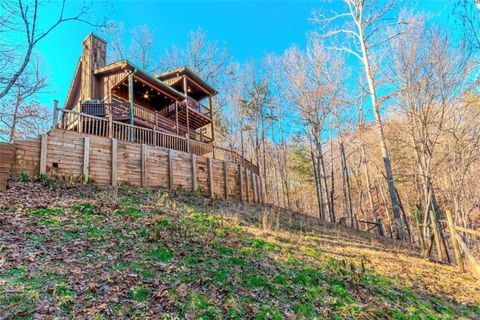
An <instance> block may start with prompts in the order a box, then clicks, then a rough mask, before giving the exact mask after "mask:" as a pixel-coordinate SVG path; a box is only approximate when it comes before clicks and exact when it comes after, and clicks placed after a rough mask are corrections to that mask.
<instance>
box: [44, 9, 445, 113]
mask: <svg viewBox="0 0 480 320" xmlns="http://www.w3.org/2000/svg"><path fill="white" fill-rule="evenodd" d="M447 2H448V0H444V1H433V0H432V1H420V2H418V3H419V4H418V5H417V7H418V10H424V11H427V12H430V13H434V14H438V17H437V18H435V19H441V20H445V21H448V19H449V17H448V15H449V13H450V9H449V8H448V7H447V6H446V3H447ZM78 3H79V2H73V4H72V6H75V5H78ZM322 7H323V8H326V9H333V10H334V9H336V8H338V1H334V0H333V1H318V0H317V1H308V0H303V1H266V0H265V1H110V2H109V3H108V5H105V4H103V3H98V4H95V7H94V9H95V13H96V14H97V15H98V16H102V17H103V16H107V17H108V18H109V19H111V20H114V21H117V22H122V23H124V25H125V30H126V31H128V30H129V29H131V27H133V26H136V25H141V24H145V25H147V26H148V27H149V28H150V29H151V30H152V31H153V32H154V34H155V52H156V54H157V55H158V57H160V56H161V54H162V53H163V52H164V51H165V49H167V48H169V47H171V46H172V45H178V46H183V45H184V44H185V42H186V40H187V34H188V32H189V31H190V30H194V29H197V28H202V29H203V30H204V31H205V32H206V34H207V38H208V39H209V40H216V41H219V42H220V43H222V44H225V45H226V46H227V47H228V48H229V52H230V54H231V55H232V56H233V57H234V58H235V59H236V60H237V61H240V62H242V61H245V60H250V59H261V57H262V56H263V55H264V54H265V53H268V52H273V53H277V54H281V53H282V52H283V51H284V50H285V49H286V48H288V47H290V46H291V45H292V44H297V45H299V46H303V44H304V43H305V40H306V35H307V33H308V32H309V31H311V30H313V29H314V28H315V27H314V26H313V25H312V24H310V23H309V21H308V18H309V17H310V15H311V12H312V9H318V8H322ZM41 14H42V22H43V23H47V22H48V21H53V20H54V19H55V17H56V15H57V14H58V5H49V6H47V7H45V8H44V11H43V12H42V13H41ZM92 31H93V32H97V30H95V28H93V27H91V26H88V25H85V24H80V23H65V24H63V25H62V26H61V27H59V28H58V29H57V30H55V31H54V32H53V33H51V34H50V35H49V36H48V38H46V39H44V40H43V41H42V42H41V43H40V44H39V45H38V47H37V52H38V53H39V54H40V55H41V56H42V57H43V61H44V63H45V67H46V70H47V73H48V77H49V85H50V87H49V89H48V91H49V93H46V94H43V95H42V97H41V102H42V103H44V104H51V103H52V102H51V101H52V99H54V98H56V99H59V100H60V105H63V102H64V101H65V97H66V94H67V91H68V87H69V85H70V81H71V78H72V77H73V73H74V69H75V67H76V63H77V61H78V57H79V56H80V53H81V43H82V40H83V39H84V38H85V36H86V35H87V34H88V33H89V32H92Z"/></svg>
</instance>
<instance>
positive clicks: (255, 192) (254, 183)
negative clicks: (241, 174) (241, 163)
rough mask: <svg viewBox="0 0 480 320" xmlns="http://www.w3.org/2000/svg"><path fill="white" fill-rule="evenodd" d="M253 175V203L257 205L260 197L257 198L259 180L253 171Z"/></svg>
mask: <svg viewBox="0 0 480 320" xmlns="http://www.w3.org/2000/svg"><path fill="white" fill-rule="evenodd" d="M251 173H252V179H251V180H252V193H253V202H254V203H257V201H258V197H257V184H256V180H257V176H256V174H255V173H253V171H252V172H251Z"/></svg>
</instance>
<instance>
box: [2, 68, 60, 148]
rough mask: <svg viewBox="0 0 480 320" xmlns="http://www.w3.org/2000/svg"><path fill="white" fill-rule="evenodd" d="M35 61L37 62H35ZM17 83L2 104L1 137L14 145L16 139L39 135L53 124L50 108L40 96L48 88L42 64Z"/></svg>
mask: <svg viewBox="0 0 480 320" xmlns="http://www.w3.org/2000/svg"><path fill="white" fill-rule="evenodd" d="M33 61H34V62H33ZM33 61H31V62H30V64H29V68H28V69H27V70H25V71H24V72H23V74H22V75H21V76H20V77H19V78H18V79H17V81H16V82H15V84H14V85H13V87H12V89H11V91H10V94H9V95H7V96H6V97H5V98H4V99H2V100H0V101H1V102H0V105H1V111H0V137H1V138H2V140H6V141H9V142H13V141H14V139H16V138H22V137H28V136H33V135H36V134H38V133H40V132H42V131H44V130H45V129H46V123H47V121H49V120H51V117H50V116H49V112H48V111H47V108H45V107H43V106H41V105H40V104H39V103H38V101H37V98H38V94H39V93H40V92H41V91H42V89H44V88H45V87H46V85H47V84H46V77H45V75H43V74H42V73H41V72H40V70H39V69H40V67H39V62H38V60H36V59H35V60H33Z"/></svg>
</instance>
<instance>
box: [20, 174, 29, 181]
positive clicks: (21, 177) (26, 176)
mask: <svg viewBox="0 0 480 320" xmlns="http://www.w3.org/2000/svg"><path fill="white" fill-rule="evenodd" d="M20 181H22V182H28V181H30V177H29V176H28V173H26V172H25V171H23V172H22V173H20Z"/></svg>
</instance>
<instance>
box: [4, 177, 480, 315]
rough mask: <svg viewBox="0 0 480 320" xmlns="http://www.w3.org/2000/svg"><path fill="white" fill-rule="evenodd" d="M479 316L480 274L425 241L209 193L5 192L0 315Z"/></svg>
mask: <svg viewBox="0 0 480 320" xmlns="http://www.w3.org/2000/svg"><path fill="white" fill-rule="evenodd" d="M21 318H27V319H37V318H40V319H42V318H44V319H52V318H66V319H68V318H71V319H73V318H75V319H83V318H84V319H110V318H114V319H123V318H139V319H141V318H146V319H162V318H164V319H171V318H186V319H195V318H197V319H227V318H232V319H292V318H298V319H458V318H464V319H475V318H480V282H479V280H478V279H475V278H473V277H472V276H470V275H468V274H458V273H457V272H456V269H455V268H454V267H453V266H449V265H441V264H437V263H433V262H430V261H427V260H425V259H421V258H420V257H418V256H417V255H416V254H414V253H412V249H411V248H408V247H404V246H403V247H402V246H398V245H395V244H394V243H392V242H388V241H386V240H382V241H379V240H377V239H375V238H374V237H372V236H371V235H369V234H366V233H357V234H351V233H348V232H346V231H345V230H342V229H337V228H334V227H332V226H323V225H319V224H318V221H316V220H315V219H307V218H305V217H301V216H298V215H293V214H289V213H286V212H280V211H278V210H275V209H273V208H262V207H259V206H245V207H243V208H242V207H241V206H240V205H239V204H237V203H234V202H225V201H222V202H218V201H210V200H208V199H204V198H202V197H201V196H199V195H198V194H194V193H189V192H177V193H175V194H169V193H167V192H164V191H162V190H156V189H142V188H128V187H122V188H119V189H112V188H108V187H99V186H95V185H75V184H66V183H64V182H59V181H52V180H49V179H47V180H45V181H43V182H42V183H40V182H20V181H16V182H15V181H14V182H11V183H10V188H9V189H8V190H7V191H5V192H3V193H0V319H21Z"/></svg>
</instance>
